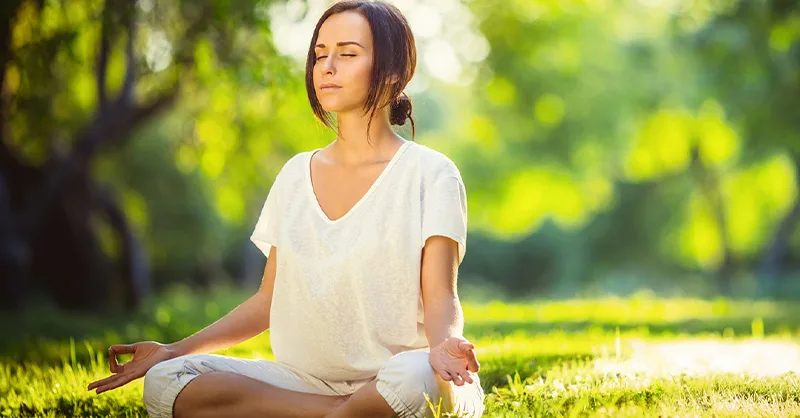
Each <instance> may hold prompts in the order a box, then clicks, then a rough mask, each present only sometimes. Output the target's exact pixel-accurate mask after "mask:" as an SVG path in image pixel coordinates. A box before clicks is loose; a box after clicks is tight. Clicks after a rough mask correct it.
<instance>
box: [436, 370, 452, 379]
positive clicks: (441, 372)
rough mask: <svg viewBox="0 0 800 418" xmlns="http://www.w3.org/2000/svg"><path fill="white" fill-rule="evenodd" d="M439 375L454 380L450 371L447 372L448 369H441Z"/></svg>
mask: <svg viewBox="0 0 800 418" xmlns="http://www.w3.org/2000/svg"><path fill="white" fill-rule="evenodd" d="M439 376H441V377H442V379H444V380H446V381H451V380H453V377H452V376H450V373H447V371H446V370H440V371H439Z"/></svg>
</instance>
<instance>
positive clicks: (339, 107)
mask: <svg viewBox="0 0 800 418" xmlns="http://www.w3.org/2000/svg"><path fill="white" fill-rule="evenodd" d="M319 104H320V106H322V109H324V110H325V111H326V112H330V113H343V112H348V111H351V110H353V109H356V108H357V107H358V105H354V104H352V103H342V102H341V101H340V100H335V99H333V98H329V99H328V100H320V101H319Z"/></svg>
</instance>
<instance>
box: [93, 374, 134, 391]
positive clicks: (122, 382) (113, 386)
mask: <svg viewBox="0 0 800 418" xmlns="http://www.w3.org/2000/svg"><path fill="white" fill-rule="evenodd" d="M118 376H119V378H118V379H117V380H115V381H113V382H111V383H109V384H107V385H105V386H100V387H99V388H97V394H98V395H99V394H101V393H103V392H105V391H108V390H111V389H116V388H118V387H120V386H122V385H125V384H127V383H128V382H130V381H131V380H133V378H134V377H133V375H130V374H125V375H118Z"/></svg>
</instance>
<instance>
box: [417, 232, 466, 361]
mask: <svg viewBox="0 0 800 418" xmlns="http://www.w3.org/2000/svg"><path fill="white" fill-rule="evenodd" d="M457 277H458V247H457V245H456V243H455V241H453V240H451V239H449V238H446V237H442V236H433V237H430V238H429V239H428V241H427V242H426V243H425V247H424V248H423V249H422V273H421V286H422V304H423V306H424V309H425V335H426V336H427V337H428V343H429V344H430V346H431V347H435V346H437V345H439V344H441V343H443V342H444V341H445V340H447V339H448V338H449V337H461V336H463V335H462V334H463V333H464V313H463V311H462V310H461V303H460V301H459V300H458V292H457V290H456V288H457V286H456V281H457Z"/></svg>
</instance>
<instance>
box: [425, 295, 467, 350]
mask: <svg viewBox="0 0 800 418" xmlns="http://www.w3.org/2000/svg"><path fill="white" fill-rule="evenodd" d="M463 334H464V311H463V310H462V309H461V302H460V301H459V299H458V296H454V295H453V296H444V297H441V298H438V299H437V300H436V301H435V302H434V303H430V302H429V303H427V304H425V335H426V336H427V337H428V344H430V346H431V347H435V346H437V345H439V344H441V343H442V342H443V341H445V340H446V339H447V338H449V337H462V336H463Z"/></svg>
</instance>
